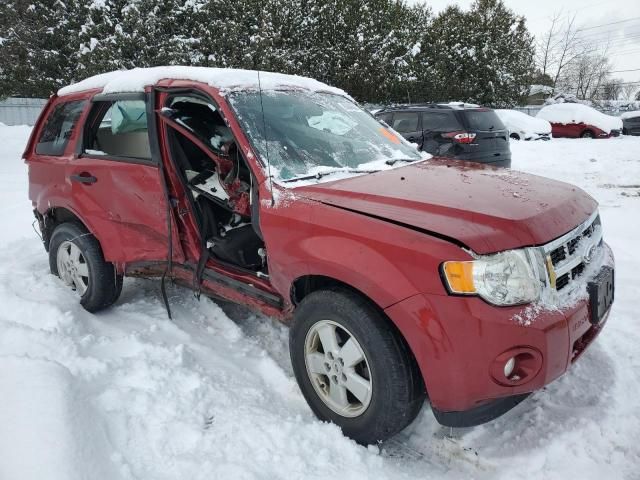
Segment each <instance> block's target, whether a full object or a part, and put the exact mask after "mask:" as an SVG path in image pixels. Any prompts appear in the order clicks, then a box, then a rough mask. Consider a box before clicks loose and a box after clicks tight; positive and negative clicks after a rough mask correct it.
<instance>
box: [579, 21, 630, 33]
mask: <svg viewBox="0 0 640 480" xmlns="http://www.w3.org/2000/svg"><path fill="white" fill-rule="evenodd" d="M638 19H640V17H632V18H627V19H625V20H619V21H617V22H610V23H602V24H600V25H594V26H592V27H585V28H578V29H577V30H576V32H582V31H584V30H592V29H594V28H600V27H606V26H608V25H618V24H619V23H625V22H632V21H633V20H638Z"/></svg>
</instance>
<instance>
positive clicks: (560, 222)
mask: <svg viewBox="0 0 640 480" xmlns="http://www.w3.org/2000/svg"><path fill="white" fill-rule="evenodd" d="M159 85H160V86H163V87H191V88H197V89H199V90H201V91H203V92H205V93H207V94H208V95H210V96H211V98H213V100H214V101H215V102H216V103H217V104H218V106H219V107H220V109H221V111H222V113H223V114H224V116H225V117H226V119H227V121H228V124H229V126H230V127H231V129H232V131H233V133H234V135H235V138H236V142H237V144H238V146H239V148H240V150H241V151H242V152H243V154H244V156H245V158H246V159H247V162H248V164H249V167H250V168H251V170H252V172H253V174H254V176H255V177H256V179H257V183H258V185H259V197H260V225H261V229H262V232H263V235H264V240H265V244H266V247H267V251H268V262H269V273H270V278H269V279H263V278H258V277H257V276H255V275H253V274H251V273H247V272H244V271H241V270H239V269H234V268H232V267H228V266H224V265H221V264H219V263H217V262H216V261H215V259H210V260H209V262H208V264H207V268H208V269H210V270H211V271H215V272H217V273H221V274H223V275H225V276H227V277H228V278H232V279H234V280H239V281H242V282H243V283H246V284H250V285H252V286H253V287H255V288H258V289H260V290H262V291H264V292H269V293H272V294H276V295H279V296H280V297H281V298H282V300H283V306H282V308H281V309H278V308H275V307H273V306H271V305H268V304H267V303H265V302H263V301H260V300H258V299H256V298H255V297H253V296H249V295H246V294H244V293H242V292H241V291H240V290H237V289H234V288H231V287H229V286H225V285H220V284H219V283H216V282H211V281H205V282H204V283H203V284H202V289H203V291H204V292H205V293H208V294H211V295H217V296H221V297H224V298H227V299H230V300H232V301H235V302H238V303H243V304H246V305H248V306H250V307H253V308H256V309H258V310H260V311H262V312H264V313H265V314H267V315H272V316H277V317H279V318H281V319H285V320H286V319H288V318H290V316H291V312H292V310H293V308H294V305H293V304H292V300H291V289H292V285H293V282H294V281H295V280H296V279H298V278H300V277H302V276H305V275H323V276H326V277H330V278H333V279H335V280H339V281H341V282H343V283H346V284H348V285H350V286H352V287H353V288H355V289H357V290H358V291H360V292H362V293H363V294H364V295H366V296H367V297H368V298H369V299H370V300H371V301H372V302H374V303H375V304H377V305H378V306H379V307H380V308H381V309H384V310H385V312H386V313H387V315H388V316H389V318H390V319H391V320H392V321H393V322H394V323H395V325H396V326H397V327H398V328H399V330H400V332H401V333H402V334H403V335H404V337H405V339H406V340H407V342H408V343H409V345H410V347H411V349H412V351H413V353H414V355H415V357H416V359H417V361H418V364H419V366H420V369H421V371H422V374H423V376H424V378H425V382H426V385H427V388H428V392H429V396H430V399H431V402H432V403H433V405H434V406H435V407H437V408H439V409H441V410H449V411H451V410H464V409H468V408H470V407H473V406H474V405H476V404H478V402H483V401H486V400H488V399H493V398H498V397H502V396H506V395H512V394H516V393H522V392H529V391H532V390H535V389H538V388H540V387H542V386H543V385H545V384H547V383H549V382H550V381H552V380H553V379H555V378H557V377H558V376H559V375H561V374H562V373H563V372H564V371H565V370H566V369H567V368H568V366H569V365H570V363H571V353H570V352H571V349H572V346H573V343H574V342H575V341H576V339H577V338H579V337H580V336H581V335H583V334H584V333H585V332H584V331H583V330H584V329H585V328H587V329H588V328H589V324H588V323H586V324H585V323H584V315H585V312H586V304H585V303H581V304H579V305H578V306H576V308H575V309H573V310H571V311H569V312H544V313H542V314H540V315H539V316H538V318H537V319H536V320H535V322H534V323H533V325H531V326H522V325H519V324H518V323H516V322H515V321H514V320H513V317H514V315H516V314H518V313H522V310H523V308H524V307H511V308H498V307H494V306H490V305H489V304H487V303H485V302H483V301H482V300H481V299H479V298H469V297H455V296H449V295H448V294H447V292H446V290H445V288H444V286H443V283H442V280H441V278H440V276H439V267H440V265H441V263H442V262H443V261H446V260H468V259H470V258H471V255H470V253H469V252H468V251H466V250H465V249H463V248H461V246H460V244H464V245H465V246H467V247H468V248H470V249H471V250H473V251H475V252H476V253H492V252H496V251H500V250H505V249H510V248H517V247H522V246H530V245H538V244H543V243H546V242H548V241H550V240H552V239H554V238H556V237H558V236H560V235H562V234H564V233H566V232H567V231H569V230H571V229H572V228H573V227H575V226H576V225H578V224H579V223H581V222H582V221H584V220H585V219H586V218H587V217H588V216H589V214H591V213H592V212H593V210H594V209H595V208H596V203H595V201H594V200H593V199H592V198H591V197H589V196H588V195H587V194H586V193H584V192H582V191H581V190H579V189H578V188H576V187H573V186H570V185H567V184H563V183H560V182H555V181H552V180H548V179H543V178H541V177H536V176H532V175H526V174H522V173H518V172H513V171H510V170H495V169H492V168H490V167H482V166H464V165H462V164H461V163H460V162H450V161H446V160H433V161H430V162H423V163H420V164H413V165H407V166H405V167H402V168H398V169H394V170H391V171H386V172H380V173H375V174H370V175H363V176H359V177H353V178H350V179H344V180H338V181H333V182H327V183H324V184H321V185H317V186H309V187H301V188H298V189H294V190H288V191H285V190H283V189H282V188H281V187H279V186H278V185H276V184H274V185H273V186H271V185H270V184H269V182H268V181H267V175H266V172H265V168H264V167H263V166H262V165H261V163H260V161H259V160H258V156H257V154H256V152H255V151H254V150H253V148H252V147H251V145H250V143H249V141H248V139H247V138H246V137H245V135H244V133H243V132H242V130H241V129H240V126H239V124H238V123H237V121H236V119H235V117H234V115H233V112H232V111H231V109H230V107H229V105H228V104H227V101H226V99H225V97H224V96H222V95H220V94H219V92H218V91H217V90H216V89H215V88H212V87H209V86H207V85H204V84H198V83H196V82H188V81H168V80H166V81H162V82H160V83H159ZM95 93H96V92H95V91H88V92H84V93H80V94H76V95H73V96H68V97H64V98H62V99H59V98H56V97H53V98H52V99H51V101H50V103H49V105H48V106H47V107H46V108H45V110H44V113H43V117H42V118H46V115H47V114H48V112H49V111H50V108H51V106H52V105H53V104H56V103H57V102H60V101H68V100H73V99H77V98H86V99H90V98H91V97H92V96H93V95H94V94H95ZM166 95H167V94H166V93H164V92H162V93H159V94H158V96H157V104H156V105H155V106H154V110H156V111H157V110H159V109H160V108H161V107H162V105H163V101H164V99H165V98H166ZM88 108H89V106H87V109H86V110H85V112H84V115H83V118H82V119H81V121H84V118H85V117H86V115H87V113H88ZM42 123H43V120H42V119H41V120H39V122H38V125H37V126H36V127H35V128H34V131H33V134H32V139H31V140H30V142H29V145H28V146H27V149H26V151H25V158H26V161H27V163H28V165H29V178H30V188H29V195H30V198H31V200H32V202H33V205H34V207H35V208H37V210H38V211H39V212H40V213H42V214H44V213H46V212H47V211H48V210H50V209H51V208H53V207H64V208H67V209H69V210H70V211H72V212H74V213H75V214H76V215H77V216H78V218H80V220H81V221H82V222H83V223H84V224H85V225H86V227H87V228H88V229H89V230H90V231H91V232H92V233H93V234H94V235H95V236H96V238H97V239H98V240H99V241H100V244H101V245H102V248H103V251H104V254H105V258H106V259H107V260H108V261H112V262H114V263H116V264H117V266H118V268H119V270H120V271H126V272H127V274H132V275H148V276H153V275H160V274H162V272H164V270H165V268H166V267H165V265H166V260H167V255H168V241H167V224H166V219H167V217H166V215H167V208H168V205H167V199H166V197H165V195H164V191H163V181H164V180H163V176H162V175H161V172H160V169H159V168H157V167H155V166H148V165H136V164H129V163H123V162H110V161H105V160H97V159H92V158H78V156H77V155H76V154H75V153H74V152H75V149H76V142H77V140H78V136H79V132H80V130H81V129H80V128H76V129H75V131H74V132H73V135H72V138H71V141H70V142H69V146H68V148H67V151H66V152H65V155H63V156H62V157H44V156H39V155H36V154H35V151H34V138H38V137H39V131H40V128H41V127H40V125H41V124H42ZM157 123H158V132H157V133H158V138H159V142H160V150H161V157H162V163H163V165H164V168H165V172H166V182H167V188H168V191H169V195H170V196H171V197H172V198H174V199H176V205H175V206H174V208H172V209H171V212H172V224H173V248H174V255H173V260H174V262H175V263H176V266H175V268H174V271H173V276H174V278H175V279H176V280H177V281H179V282H180V283H182V284H185V285H188V286H193V274H192V271H193V266H194V264H195V263H196V262H197V260H198V258H199V257H200V238H199V233H198V229H197V227H196V225H197V224H196V222H195V220H194V217H193V212H192V211H191V209H190V205H189V203H188V202H187V201H186V198H185V191H184V187H183V186H182V184H181V183H180V181H179V179H178V176H177V174H176V172H175V170H174V169H173V166H172V164H171V162H170V161H169V150H168V146H167V142H166V137H167V135H166V132H167V131H166V128H169V126H172V127H176V126H175V125H170V122H168V121H166V120H164V119H163V118H161V116H160V115H157ZM176 128H177V127H176ZM183 133H185V135H187V136H189V137H190V138H191V139H192V140H193V141H196V143H197V139H194V138H193V137H191V136H190V135H189V134H188V132H186V131H185V132H183ZM554 135H555V131H554ZM211 160H212V162H216V163H218V166H219V168H221V169H224V168H225V165H224V164H223V163H221V159H219V158H216V157H215V155H213V154H212V155H211ZM82 172H88V173H90V174H92V175H94V176H96V177H97V178H98V181H97V182H96V183H95V184H92V185H83V184H72V183H71V182H70V181H69V176H70V175H72V174H78V173H82ZM271 188H273V189H274V190H277V191H278V192H276V193H278V195H276V197H277V198H278V201H277V202H275V203H273V202H272V201H271ZM229 193H230V194H231V195H233V194H234V192H233V191H230V192H229ZM238 198H239V204H240V207H239V208H242V209H246V208H247V205H246V199H241V198H240V197H238ZM245 211H246V210H245ZM376 217H377V218H376ZM387 220H391V222H390V221H387ZM414 227H415V228H414ZM421 230H422V231H421ZM425 231H428V232H433V235H430V234H428V233H425ZM447 237H448V238H449V239H455V242H451V241H449V240H448V239H447ZM145 262H147V266H146V267H145V266H144V265H145ZM148 262H151V265H152V266H149V264H148ZM153 262H156V263H153ZM576 325H577V326H576ZM593 337H595V335H593V336H592V337H589V338H591V339H592V338H593ZM514 347H532V348H534V349H536V350H537V351H539V352H540V353H541V355H542V366H541V368H540V371H539V372H538V373H537V374H536V375H535V378H532V379H531V380H530V381H528V382H526V383H525V384H523V385H518V386H504V385H500V384H498V383H497V382H496V381H495V380H493V378H492V377H491V374H490V369H491V368H492V367H491V366H492V363H493V361H494V359H495V358H496V357H497V356H499V355H500V354H502V353H503V352H505V351H507V350H509V349H512V348H514Z"/></svg>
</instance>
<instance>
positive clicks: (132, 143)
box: [84, 100, 151, 159]
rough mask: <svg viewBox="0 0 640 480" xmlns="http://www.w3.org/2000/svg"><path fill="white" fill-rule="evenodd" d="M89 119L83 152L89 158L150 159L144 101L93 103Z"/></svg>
mask: <svg viewBox="0 0 640 480" xmlns="http://www.w3.org/2000/svg"><path fill="white" fill-rule="evenodd" d="M89 118H90V125H89V127H88V129H87V130H86V132H85V144H84V153H86V154H88V155H91V156H102V155H104V156H107V157H125V158H138V159H150V158H151V148H150V145H149V133H148V129H147V109H146V103H145V102H144V100H117V101H111V102H95V104H94V107H93V110H92V112H91V116H90V117H89Z"/></svg>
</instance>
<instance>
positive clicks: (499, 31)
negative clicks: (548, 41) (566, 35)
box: [423, 0, 534, 106]
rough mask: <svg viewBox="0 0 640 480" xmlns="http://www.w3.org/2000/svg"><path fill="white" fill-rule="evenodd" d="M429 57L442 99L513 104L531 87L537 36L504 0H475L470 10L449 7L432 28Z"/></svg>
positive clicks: (438, 17) (504, 104)
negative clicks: (505, 4)
mask: <svg viewBox="0 0 640 480" xmlns="http://www.w3.org/2000/svg"><path fill="white" fill-rule="evenodd" d="M429 46H430V47H431V48H430V50H429V53H428V55H427V58H426V59H424V60H423V61H425V62H427V63H431V64H432V65H433V67H434V70H435V72H436V75H437V79H436V83H437V84H438V85H440V86H441V87H442V93H441V98H442V99H455V100H465V101H470V102H475V103H480V104H483V105H493V106H508V105H513V104H515V103H517V102H518V101H520V100H521V99H522V98H523V97H524V96H525V95H526V93H527V90H528V85H529V83H530V79H531V76H532V74H533V66H534V62H533V55H534V49H533V37H532V36H531V35H530V34H529V32H528V31H527V28H526V26H525V22H524V19H523V18H522V17H518V16H516V15H515V14H514V13H513V12H512V11H511V10H509V9H507V8H506V7H505V6H504V3H503V2H502V0H476V1H475V2H474V4H473V5H472V7H471V9H470V10H469V11H467V12H464V11H462V10H460V9H459V8H458V7H457V6H453V7H448V8H447V9H445V10H444V11H442V12H441V13H440V14H439V15H438V16H437V18H436V19H435V20H434V22H433V25H432V26H431V28H430V31H429Z"/></svg>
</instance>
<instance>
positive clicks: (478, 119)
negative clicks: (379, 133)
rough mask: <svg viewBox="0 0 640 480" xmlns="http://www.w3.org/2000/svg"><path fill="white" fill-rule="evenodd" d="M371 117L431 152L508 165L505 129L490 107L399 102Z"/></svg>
mask: <svg viewBox="0 0 640 480" xmlns="http://www.w3.org/2000/svg"><path fill="white" fill-rule="evenodd" d="M375 116H376V118H378V119H380V120H383V121H384V122H385V123H387V124H388V125H389V126H390V127H391V128H393V129H394V130H396V131H397V132H399V133H400V134H402V136H404V137H405V138H406V139H407V140H409V141H410V142H413V143H417V144H418V146H419V147H420V149H421V150H424V151H425V152H428V153H430V154H432V155H437V156H441V157H453V158H456V159H458V160H467V161H470V162H479V163H486V164H490V165H492V166H496V167H510V166H511V150H510V149H509V131H508V130H507V128H506V127H505V126H504V125H503V124H502V122H501V121H500V118H499V117H498V115H497V114H496V113H495V112H494V111H493V110H491V109H490V108H484V107H480V106H477V105H470V104H464V103H453V102H452V103H433V104H420V105H401V106H395V107H388V108H384V109H382V110H379V111H377V112H376V113H375Z"/></svg>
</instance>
